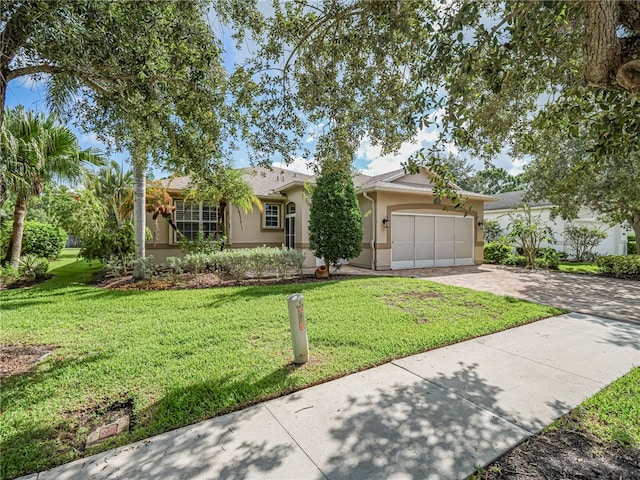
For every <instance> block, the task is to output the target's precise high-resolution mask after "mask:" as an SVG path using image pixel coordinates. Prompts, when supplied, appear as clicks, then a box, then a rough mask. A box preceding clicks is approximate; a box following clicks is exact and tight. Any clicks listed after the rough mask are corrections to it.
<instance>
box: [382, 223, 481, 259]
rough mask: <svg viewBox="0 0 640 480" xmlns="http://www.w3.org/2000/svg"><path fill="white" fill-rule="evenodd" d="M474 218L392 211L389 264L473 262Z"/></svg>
mask: <svg viewBox="0 0 640 480" xmlns="http://www.w3.org/2000/svg"><path fill="white" fill-rule="evenodd" d="M473 227H474V220H473V218H471V217H470V218H463V217H453V216H451V217H446V216H434V215H402V214H400V215H392V222H391V229H392V232H391V238H392V246H391V268H423V267H433V266H447V265H472V264H473V249H474V245H473Z"/></svg>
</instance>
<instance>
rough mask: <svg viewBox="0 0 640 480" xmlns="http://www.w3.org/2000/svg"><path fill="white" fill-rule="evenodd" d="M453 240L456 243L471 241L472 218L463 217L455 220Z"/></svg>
mask: <svg viewBox="0 0 640 480" xmlns="http://www.w3.org/2000/svg"><path fill="white" fill-rule="evenodd" d="M455 238H456V242H472V241H473V218H470V217H465V218H456V219H455Z"/></svg>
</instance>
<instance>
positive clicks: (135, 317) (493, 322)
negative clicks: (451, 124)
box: [0, 258, 562, 478]
mask: <svg viewBox="0 0 640 480" xmlns="http://www.w3.org/2000/svg"><path fill="white" fill-rule="evenodd" d="M53 267H54V270H53V272H52V273H54V274H55V275H56V277H55V278H54V279H52V280H50V281H48V282H46V283H44V284H40V285H36V286H34V287H31V288H28V289H18V290H6V291H2V292H0V300H1V301H2V329H1V331H0V343H2V344H4V345H15V344H23V345H53V346H56V347H57V348H56V349H55V350H54V351H53V352H52V354H51V355H49V356H48V357H46V358H45V359H44V360H43V361H41V362H40V363H39V364H38V365H37V366H36V368H35V369H34V370H33V371H32V372H30V373H27V374H23V375H19V376H12V377H7V378H4V379H3V380H2V390H1V392H0V401H1V403H0V405H1V408H2V413H1V416H0V435H1V438H0V441H1V444H0V451H1V452H2V455H1V459H0V462H1V464H0V477H1V478H13V477H16V476H19V475H22V474H26V473H29V472H34V471H38V470H43V469H46V468H49V467H52V466H55V465H58V464H62V463H65V462H68V461H70V460H73V459H75V458H79V457H83V456H87V455H90V454H93V453H96V452H97V451H101V450H105V449H107V448H111V447H114V446H116V445H122V444H126V443H130V442H133V441H136V440H139V439H142V438H146V437H149V436H151V435H154V434H158V433H161V432H165V431H168V430H171V429H174V428H177V427H180V426H183V425H187V424H190V423H194V422H197V421H199V420H202V419H205V418H209V417H213V416H215V415H219V414H221V413H224V412H228V411H231V410H234V409H238V408H241V407H243V406H246V405H249V404H252V403H255V402H257V401H260V400H263V399H266V398H271V397H275V396H278V395H282V394H284V393H287V392H291V391H294V390H297V389H300V388H303V387H305V386H308V385H311V384H314V383H318V382H322V381H326V380H328V379H331V378H335V377H338V376H341V375H344V374H347V373H350V372H354V371H357V370H361V369H364V368H367V367H371V366H374V365H378V364H381V363H384V362H387V361H389V360H391V359H394V358H398V357H402V356H406V355H410V354H413V353H417V352H421V351H424V350H428V349H432V348H436V347H439V346H443V345H447V344H450V343H454V342H458V341H461V340H464V339H467V338H471V337H475V336H479V335H484V334H487V333H491V332H496V331H499V330H503V329H505V328H509V327H512V326H515V325H520V324H523V323H527V322H531V321H533V320H536V319H540V318H544V317H548V316H550V315H556V314H559V313H562V312H561V311H560V310H558V309H555V308H551V307H546V306H541V305H535V304H532V303H528V302H524V301H519V300H514V299H511V298H503V297H497V296H494V295H491V294H487V293H482V292H476V291H472V290H467V289H462V288H457V287H450V286H445V285H440V284H436V283H431V282H427V281H424V280H415V279H406V278H386V277H377V278H364V277H361V278H354V279H352V280H343V281H327V282H324V283H308V284H292V285H279V286H251V287H230V288H217V289H201V290H177V291H131V290H127V291H120V290H105V289H101V288H97V287H94V286H89V285H86V284H85V283H84V282H86V281H87V280H88V279H89V278H90V276H91V273H92V271H95V270H96V269H97V266H95V265H94V266H90V265H89V264H87V263H86V262H79V261H78V262H75V261H73V259H71V258H66V259H63V261H62V262H59V263H57V264H54V265H53ZM56 267H57V268H56ZM294 292H301V293H303V294H304V297H305V305H306V310H307V321H308V330H309V346H310V354H311V359H310V362H309V363H307V364H305V365H303V366H300V367H296V366H293V365H291V359H292V352H291V338H290V333H289V320H288V314H287V303H286V296H287V295H289V294H291V293H294ZM114 410H123V411H124V410H126V411H128V412H129V413H130V414H131V415H132V417H131V418H132V428H131V431H130V432H129V433H126V434H123V435H120V436H118V437H115V438H112V439H110V440H108V441H106V442H104V443H101V444H99V445H97V446H95V447H91V448H88V449H85V447H84V443H85V441H86V437H87V435H88V433H89V431H90V429H92V428H95V427H96V426H97V425H100V424H101V423H102V422H103V421H104V420H105V419H107V418H109V415H110V414H111V413H112V412H113V411H114Z"/></svg>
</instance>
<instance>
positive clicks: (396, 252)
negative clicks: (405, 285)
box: [393, 242, 415, 262]
mask: <svg viewBox="0 0 640 480" xmlns="http://www.w3.org/2000/svg"><path fill="white" fill-rule="evenodd" d="M414 254H415V252H414V244H413V243H409V242H402V243H394V244H393V260H394V261H398V262H403V261H406V260H411V261H412V262H413V258H414Z"/></svg>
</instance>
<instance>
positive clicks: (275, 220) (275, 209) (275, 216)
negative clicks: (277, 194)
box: [264, 203, 280, 228]
mask: <svg viewBox="0 0 640 480" xmlns="http://www.w3.org/2000/svg"><path fill="white" fill-rule="evenodd" d="M264 227H265V228H280V205H278V204H277V203H265V205H264Z"/></svg>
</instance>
